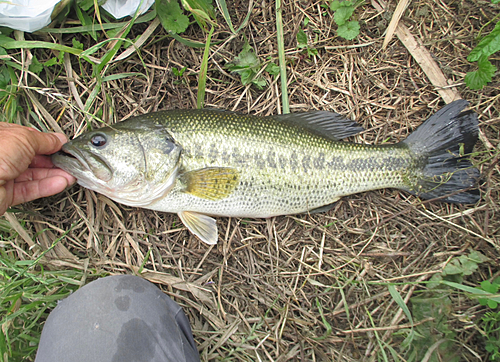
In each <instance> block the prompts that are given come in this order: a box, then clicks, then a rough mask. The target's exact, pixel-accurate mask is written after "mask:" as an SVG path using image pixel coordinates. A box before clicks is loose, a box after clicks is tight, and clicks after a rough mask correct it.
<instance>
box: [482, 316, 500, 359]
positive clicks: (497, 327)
mask: <svg viewBox="0 0 500 362" xmlns="http://www.w3.org/2000/svg"><path fill="white" fill-rule="evenodd" d="M480 327H481V330H482V332H483V335H484V337H485V339H486V343H485V349H486V351H487V352H488V353H490V360H491V361H500V312H486V313H485V315H484V316H483V318H482V323H481V325H480Z"/></svg>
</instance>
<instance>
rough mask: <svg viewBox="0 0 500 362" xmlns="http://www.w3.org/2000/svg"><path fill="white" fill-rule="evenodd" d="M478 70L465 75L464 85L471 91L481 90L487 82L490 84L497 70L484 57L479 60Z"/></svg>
mask: <svg viewBox="0 0 500 362" xmlns="http://www.w3.org/2000/svg"><path fill="white" fill-rule="evenodd" d="M477 65H478V66H479V69H478V70H475V71H473V72H468V73H467V74H466V75H465V84H467V87H469V88H470V89H473V90H477V89H482V88H483V87H484V86H485V85H486V84H488V82H491V80H492V78H493V75H494V74H495V72H496V70H497V68H496V67H495V66H494V65H493V64H491V63H490V61H489V60H488V58H487V57H486V56H483V57H481V58H480V59H479V61H478V63H477Z"/></svg>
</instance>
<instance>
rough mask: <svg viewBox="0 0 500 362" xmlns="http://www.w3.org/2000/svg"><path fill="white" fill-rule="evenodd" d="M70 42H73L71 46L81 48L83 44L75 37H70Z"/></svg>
mask: <svg viewBox="0 0 500 362" xmlns="http://www.w3.org/2000/svg"><path fill="white" fill-rule="evenodd" d="M71 42H72V43H73V48H75V49H80V50H83V44H82V43H80V42H79V41H78V40H76V38H73V39H71Z"/></svg>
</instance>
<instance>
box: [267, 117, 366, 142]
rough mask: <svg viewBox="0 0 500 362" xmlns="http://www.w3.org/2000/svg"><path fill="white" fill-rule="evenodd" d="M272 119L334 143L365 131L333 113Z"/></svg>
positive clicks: (351, 121)
mask: <svg viewBox="0 0 500 362" xmlns="http://www.w3.org/2000/svg"><path fill="white" fill-rule="evenodd" d="M271 117H273V118H274V119H277V120H280V121H284V122H289V123H293V124H295V125H298V126H300V127H303V128H306V129H307V130H309V131H311V132H314V133H316V134H320V135H322V136H324V137H328V138H330V139H332V140H334V141H339V140H341V139H343V138H346V137H350V136H354V135H356V134H358V133H360V132H363V131H364V128H363V127H361V126H360V125H358V124H357V123H356V122H354V121H353V120H350V119H348V118H345V117H344V116H342V115H340V114H338V113H333V112H326V111H312V112H304V113H288V114H280V115H277V116H271Z"/></svg>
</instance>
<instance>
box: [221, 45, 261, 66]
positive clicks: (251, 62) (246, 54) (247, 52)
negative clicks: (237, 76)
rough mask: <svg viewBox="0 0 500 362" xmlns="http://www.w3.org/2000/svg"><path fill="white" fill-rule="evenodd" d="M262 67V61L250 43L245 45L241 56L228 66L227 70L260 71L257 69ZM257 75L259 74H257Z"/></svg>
mask: <svg viewBox="0 0 500 362" xmlns="http://www.w3.org/2000/svg"><path fill="white" fill-rule="evenodd" d="M259 66H260V60H259V58H258V57H257V55H255V53H254V51H253V49H252V47H251V46H250V44H248V42H246V43H245V45H243V49H242V50H241V52H240V54H238V56H237V57H236V58H234V59H233V61H232V62H230V63H228V64H227V65H226V67H227V69H229V71H231V72H236V73H238V72H243V70H246V68H253V69H255V70H257V71H258V69H257V68H259ZM256 73H257V72H256Z"/></svg>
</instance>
